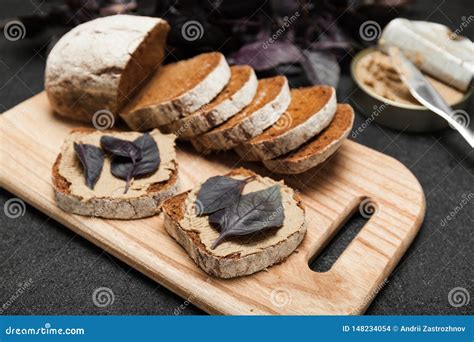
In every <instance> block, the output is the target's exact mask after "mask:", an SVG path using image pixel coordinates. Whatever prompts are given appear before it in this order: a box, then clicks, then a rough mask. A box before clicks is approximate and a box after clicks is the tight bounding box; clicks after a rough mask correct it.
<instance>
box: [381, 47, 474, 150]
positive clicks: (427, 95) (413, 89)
mask: <svg viewBox="0 0 474 342" xmlns="http://www.w3.org/2000/svg"><path fill="white" fill-rule="evenodd" d="M386 51H387V52H388V54H389V56H390V57H391V58H392V61H393V64H394V66H395V68H396V69H397V71H398V73H399V75H400V78H401V79H402V81H403V83H404V84H405V85H406V86H407V87H408V89H409V91H410V94H411V95H412V96H413V97H414V98H415V99H416V100H417V101H418V102H420V103H421V104H422V105H424V106H425V107H426V108H428V109H429V110H431V111H433V112H434V113H436V114H438V115H439V116H441V117H442V118H444V119H445V120H446V121H448V123H449V124H450V125H451V126H452V127H453V128H454V129H456V130H457V131H458V132H459V133H460V134H461V135H462V136H463V138H464V139H465V140H466V141H467V142H468V143H469V145H471V147H472V148H474V134H473V133H472V132H471V131H470V130H469V129H468V127H464V126H463V125H462V124H460V123H459V122H458V121H457V120H456V117H455V116H454V113H455V112H454V111H453V109H452V108H451V107H450V106H449V105H448V104H447V103H446V101H445V100H444V99H443V98H442V97H441V95H440V94H439V93H438V91H437V90H436V89H435V88H434V87H433V86H432V85H431V83H430V82H429V81H428V80H427V79H426V77H425V76H424V75H423V74H422V73H421V71H420V70H419V69H418V68H417V67H416V66H415V64H413V63H412V62H411V61H410V60H409V59H408V58H407V57H406V56H405V55H404V54H403V52H401V51H400V49H399V48H397V47H389V48H388V49H386Z"/></svg>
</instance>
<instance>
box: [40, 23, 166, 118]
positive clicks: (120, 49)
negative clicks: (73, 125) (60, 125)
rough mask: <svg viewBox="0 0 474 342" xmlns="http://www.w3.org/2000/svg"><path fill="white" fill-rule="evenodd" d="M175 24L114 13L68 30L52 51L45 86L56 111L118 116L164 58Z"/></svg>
mask: <svg viewBox="0 0 474 342" xmlns="http://www.w3.org/2000/svg"><path fill="white" fill-rule="evenodd" d="M169 30H170V26H169V25H168V23H167V22H166V21H165V20H163V19H159V18H152V17H144V16H135V15H112V16H108V17H103V18H99V19H94V20H91V21H89V22H86V23H84V24H81V25H79V26H76V27H75V28H73V29H72V30H71V31H69V32H68V33H66V34H65V35H64V36H63V37H62V38H61V39H60V40H59V41H58V42H57V44H56V45H55V46H54V48H53V49H52V50H51V52H50V53H49V55H48V59H47V62H46V69H45V90H46V94H47V95H48V99H49V102H50V104H51V107H52V109H53V110H54V111H56V112H57V113H58V114H60V115H62V116H66V117H68V118H72V119H76V120H81V121H85V122H89V123H90V122H91V121H92V118H93V116H94V114H95V113H96V112H98V111H108V112H110V113H111V114H109V115H111V117H110V119H113V117H112V115H114V116H118V111H119V110H120V108H121V107H122V106H123V105H124V104H125V103H126V102H127V101H128V100H129V98H130V97H131V96H132V95H133V94H134V93H135V92H136V91H137V89H138V88H140V86H141V85H143V84H144V82H145V81H146V79H147V78H148V76H149V75H150V73H152V72H153V71H154V70H155V69H157V68H158V67H159V66H160V64H161V62H162V60H163V54H164V49H165V45H166V37H167V36H168V32H169Z"/></svg>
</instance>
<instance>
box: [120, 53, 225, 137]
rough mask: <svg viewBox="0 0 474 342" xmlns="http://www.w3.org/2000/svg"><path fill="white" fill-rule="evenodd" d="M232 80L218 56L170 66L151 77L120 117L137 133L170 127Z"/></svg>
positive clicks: (197, 57) (208, 56) (208, 100)
mask: <svg viewBox="0 0 474 342" xmlns="http://www.w3.org/2000/svg"><path fill="white" fill-rule="evenodd" d="M229 78H230V68H229V65H228V64H227V62H226V60H225V58H224V56H223V55H222V54H221V53H219V52H209V53H203V54H201V55H198V56H195V57H193V58H191V59H188V60H184V61H179V62H176V63H171V64H167V65H165V66H163V67H162V68H160V69H159V70H158V71H156V73H155V74H154V75H152V76H151V78H150V80H149V81H148V82H147V84H146V85H145V86H144V87H143V88H142V89H141V90H140V92H139V93H138V94H137V95H136V96H135V97H134V98H133V99H132V100H131V101H130V102H129V103H128V104H127V106H126V107H125V108H124V109H123V111H122V112H121V113H120V116H121V117H122V118H123V119H124V120H125V122H126V123H127V124H128V126H129V127H130V128H131V129H133V130H137V131H143V130H148V129H151V128H157V127H158V126H162V125H167V124H170V123H171V122H173V121H175V120H178V119H180V118H182V117H184V116H186V115H188V114H190V113H192V112H194V111H196V110H198V109H199V108H201V107H202V106H203V105H205V104H207V103H209V102H211V101H212V99H213V98H214V97H216V96H217V94H219V93H220V92H221V90H222V89H223V88H224V87H225V86H226V84H227V83H228V82H229Z"/></svg>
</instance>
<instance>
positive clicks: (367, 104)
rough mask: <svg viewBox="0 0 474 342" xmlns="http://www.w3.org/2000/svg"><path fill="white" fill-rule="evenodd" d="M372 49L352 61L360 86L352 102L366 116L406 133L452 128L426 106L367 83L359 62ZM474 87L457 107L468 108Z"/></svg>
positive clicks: (355, 91) (357, 83)
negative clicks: (390, 96) (392, 97)
mask: <svg viewBox="0 0 474 342" xmlns="http://www.w3.org/2000/svg"><path fill="white" fill-rule="evenodd" d="M375 50H376V49H375V48H368V49H365V50H362V51H361V52H359V53H358V54H357V55H356V56H355V57H354V58H353V60H352V63H351V75H352V79H353V80H354V83H355V85H356V89H354V90H353V93H352V95H351V99H352V104H353V105H354V106H355V107H356V108H357V109H358V110H359V111H360V112H361V113H362V114H364V115H365V116H367V117H368V118H370V119H371V121H375V122H377V123H379V124H381V125H384V126H387V127H390V128H393V129H396V130H400V131H405V132H432V131H437V130H441V129H444V128H447V127H448V123H447V122H446V121H445V120H444V119H442V118H441V117H439V116H438V115H436V114H435V113H433V112H431V111H430V110H429V109H427V108H425V107H423V106H422V105H415V104H406V103H400V102H395V101H392V100H389V99H386V98H385V97H382V96H381V95H379V94H376V93H375V92H374V91H373V90H372V89H370V88H368V87H367V86H366V85H364V84H363V83H362V82H361V81H360V80H359V78H358V77H357V74H356V68H357V64H358V63H359V62H360V61H361V59H362V58H363V57H364V56H366V55H368V54H369V53H372V52H374V51H375ZM471 94H472V90H468V91H467V92H466V93H465V94H464V96H463V97H462V99H461V100H459V101H458V102H456V103H455V104H454V105H453V106H452V107H453V109H455V110H466V108H467V106H468V104H469V99H470V96H471Z"/></svg>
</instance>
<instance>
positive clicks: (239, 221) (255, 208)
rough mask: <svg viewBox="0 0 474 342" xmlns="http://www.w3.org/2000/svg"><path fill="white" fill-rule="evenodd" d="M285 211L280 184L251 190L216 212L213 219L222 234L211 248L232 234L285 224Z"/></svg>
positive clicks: (246, 232)
mask: <svg viewBox="0 0 474 342" xmlns="http://www.w3.org/2000/svg"><path fill="white" fill-rule="evenodd" d="M284 219H285V213H284V210H283V204H282V200H281V192H280V186H279V185H274V186H271V187H269V188H267V189H264V190H260V191H256V192H251V193H249V194H247V195H243V196H241V197H240V199H239V200H238V201H236V202H234V203H232V205H230V206H229V207H226V208H225V209H224V214H223V215H221V214H216V215H215V216H214V218H213V221H217V223H218V224H219V226H220V235H219V237H218V238H217V239H216V240H215V241H214V243H213V245H212V247H211V249H214V248H216V247H217V246H218V245H219V244H220V243H221V242H222V241H224V239H226V238H227V237H230V236H242V235H248V234H252V233H256V232H260V231H264V230H266V229H268V228H271V227H280V226H282V225H283V221H284Z"/></svg>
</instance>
